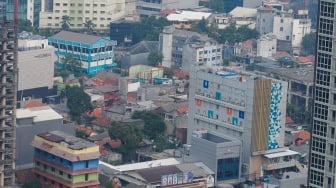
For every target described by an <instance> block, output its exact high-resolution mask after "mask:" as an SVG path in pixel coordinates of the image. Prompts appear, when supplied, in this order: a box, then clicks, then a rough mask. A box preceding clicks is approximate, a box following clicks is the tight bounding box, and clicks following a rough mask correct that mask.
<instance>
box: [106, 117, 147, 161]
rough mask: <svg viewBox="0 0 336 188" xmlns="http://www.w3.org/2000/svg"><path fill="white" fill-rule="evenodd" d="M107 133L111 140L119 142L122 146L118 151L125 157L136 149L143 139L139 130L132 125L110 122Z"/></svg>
mask: <svg viewBox="0 0 336 188" xmlns="http://www.w3.org/2000/svg"><path fill="white" fill-rule="evenodd" d="M108 132H109V136H110V137H111V139H119V140H120V141H121V143H122V144H121V146H120V148H118V151H119V152H120V153H122V154H123V155H127V154H129V153H130V152H132V151H133V150H134V149H136V148H137V147H138V145H139V143H140V141H141V140H142V138H143V133H142V132H141V130H140V129H139V128H138V127H137V126H136V125H133V124H123V123H119V122H112V124H111V126H110V128H109V131H108Z"/></svg>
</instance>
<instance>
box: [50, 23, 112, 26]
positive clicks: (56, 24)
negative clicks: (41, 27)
mask: <svg viewBox="0 0 336 188" xmlns="http://www.w3.org/2000/svg"><path fill="white" fill-rule="evenodd" d="M60 25H61V24H59V23H55V25H54V26H56V27H59V26H60ZM47 26H50V27H51V26H53V24H52V23H48V24H47ZM70 26H71V27H75V26H76V27H83V26H84V25H83V24H77V25H75V24H70ZM107 26H108V25H106V27H107ZM99 27H105V25H104V24H99Z"/></svg>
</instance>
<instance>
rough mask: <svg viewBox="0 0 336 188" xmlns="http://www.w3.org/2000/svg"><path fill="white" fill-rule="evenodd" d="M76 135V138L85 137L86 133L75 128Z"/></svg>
mask: <svg viewBox="0 0 336 188" xmlns="http://www.w3.org/2000/svg"><path fill="white" fill-rule="evenodd" d="M76 137H78V138H86V133H85V132H84V131H77V130H76Z"/></svg>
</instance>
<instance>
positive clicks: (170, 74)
mask: <svg viewBox="0 0 336 188" xmlns="http://www.w3.org/2000/svg"><path fill="white" fill-rule="evenodd" d="M163 75H164V76H165V77H167V78H173V76H174V71H173V69H170V68H166V69H164V71H163Z"/></svg>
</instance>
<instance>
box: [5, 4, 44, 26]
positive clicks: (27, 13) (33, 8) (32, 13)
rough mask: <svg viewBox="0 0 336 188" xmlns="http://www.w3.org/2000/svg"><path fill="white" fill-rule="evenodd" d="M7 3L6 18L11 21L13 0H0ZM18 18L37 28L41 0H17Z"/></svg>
mask: <svg viewBox="0 0 336 188" xmlns="http://www.w3.org/2000/svg"><path fill="white" fill-rule="evenodd" d="M1 1H2V2H6V3H7V17H8V18H9V19H13V13H14V0H1ZM18 3H19V8H18V18H19V19H20V20H29V21H30V22H31V23H32V25H33V26H38V18H39V13H40V11H41V0H29V1H27V0H19V1H18Z"/></svg>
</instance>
